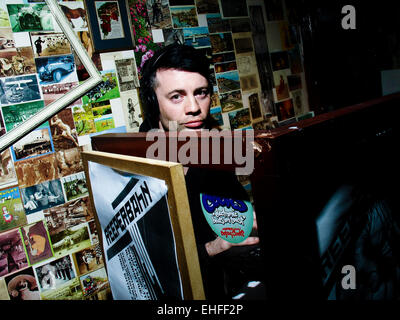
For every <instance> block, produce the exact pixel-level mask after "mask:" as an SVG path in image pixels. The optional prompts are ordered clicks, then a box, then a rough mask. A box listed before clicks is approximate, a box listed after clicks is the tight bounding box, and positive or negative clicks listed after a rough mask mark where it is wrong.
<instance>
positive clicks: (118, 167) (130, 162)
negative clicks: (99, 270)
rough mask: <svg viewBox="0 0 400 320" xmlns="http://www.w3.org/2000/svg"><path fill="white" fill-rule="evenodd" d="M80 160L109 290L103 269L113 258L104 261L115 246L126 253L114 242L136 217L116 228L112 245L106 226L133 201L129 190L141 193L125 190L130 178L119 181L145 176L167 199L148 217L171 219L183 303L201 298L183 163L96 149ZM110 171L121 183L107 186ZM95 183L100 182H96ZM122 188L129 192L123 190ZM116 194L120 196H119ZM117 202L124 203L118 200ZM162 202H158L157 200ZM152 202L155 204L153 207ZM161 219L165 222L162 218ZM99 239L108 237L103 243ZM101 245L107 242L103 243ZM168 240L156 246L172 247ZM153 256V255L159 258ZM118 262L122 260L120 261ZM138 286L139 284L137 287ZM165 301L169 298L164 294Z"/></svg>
mask: <svg viewBox="0 0 400 320" xmlns="http://www.w3.org/2000/svg"><path fill="white" fill-rule="evenodd" d="M82 159H83V164H84V168H85V173H86V179H87V186H88V188H89V195H90V201H91V204H92V208H93V210H94V212H95V221H96V226H97V230H99V241H100V243H101V246H102V248H103V256H104V257H105V266H106V268H107V271H108V276H109V279H110V284H111V287H112V286H113V284H112V278H113V275H112V274H111V272H112V271H111V270H110V269H109V268H108V266H107V263H109V262H110V260H111V259H112V258H110V259H109V257H110V252H111V251H112V249H113V248H115V247H119V250H121V251H123V250H125V252H126V250H127V249H128V247H129V246H130V245H127V244H126V242H125V244H124V246H125V247H124V249H121V246H120V245H118V243H121V242H122V239H124V238H125V235H127V233H130V234H132V227H133V228H135V227H136V226H132V225H133V224H137V225H138V224H139V219H138V220H134V221H133V222H131V223H130V224H128V225H127V224H126V222H125V228H123V229H124V230H122V229H119V230H120V231H119V234H118V236H115V239H113V242H111V241H110V239H109V236H108V234H109V233H107V230H109V229H108V227H109V226H110V223H111V221H113V220H115V219H116V218H115V217H116V216H117V215H118V216H119V213H120V212H121V209H122V208H123V207H125V206H126V203H125V202H128V200H127V199H129V201H131V200H132V198H131V197H133V196H132V194H133V193H134V192H135V195H137V194H136V191H135V190H140V189H139V188H138V187H137V186H138V185H139V183H138V184H137V185H136V186H135V187H129V188H128V186H129V185H130V181H132V180H129V182H128V183H126V184H125V183H122V182H121V181H124V182H125V181H128V180H124V179H127V178H126V177H129V179H132V178H130V176H129V175H132V177H133V179H135V177H144V179H147V178H149V179H154V178H155V179H159V180H160V181H161V180H162V181H164V182H165V185H166V189H167V194H166V199H167V206H168V210H158V211H155V210H154V211H155V212H157V213H154V211H153V213H151V214H150V215H155V214H157V215H158V217H159V218H158V219H160V218H161V216H160V212H161V214H163V215H165V216H166V215H167V212H168V213H169V217H167V220H169V221H170V225H171V229H172V233H173V242H174V243H173V245H174V248H175V255H176V259H175V261H176V265H177V270H178V272H179V278H180V283H181V290H182V299H184V300H204V299H205V295H204V288H203V281H202V277H201V271H200V265H199V258H198V254H197V247H196V241H195V237H194V231H193V224H192V219H191V215H190V207H189V201H188V196H187V191H186V183H185V177H184V173H183V166H182V164H179V163H174V162H167V161H160V160H154V159H146V158H140V157H133V156H126V155H119V154H114V153H108V152H100V151H85V152H82ZM99 165H100V166H99ZM110 169H111V170H110ZM96 170H97V171H96ZM100 170H102V171H100ZM114 171H115V172H117V175H120V176H121V177H123V178H122V179H121V181H119V180H118V181H117V179H112V180H110V181H111V182H110V184H112V185H110V184H107V182H106V181H108V180H107V179H110V178H109V177H110V175H109V172H112V177H114ZM99 181H100V183H97V182H99ZM149 185H150V184H149ZM104 188H106V190H108V191H106V193H107V195H106V194H104V192H103V191H104V190H105V189H104ZM134 188H135V189H134ZM136 188H137V189H136ZM140 188H142V187H140ZM127 189H128V190H129V191H127ZM149 189H150V190H151V187H149ZM111 190H112V191H111ZM109 193H114V195H108V194H109ZM121 195H123V196H122V197H121ZM96 197H97V198H96ZM105 197H107V199H106V200H105V199H104V198H105ZM95 198H96V199H95ZM117 199H119V200H120V201H121V202H120V204H119V205H118V206H117V205H115V202H116V200H117ZM121 199H124V200H123V201H122V200H121ZM153 199H154V197H153ZM161 200H162V199H161ZM161 200H159V201H158V202H157V204H158V203H159V202H161ZM96 203H97V205H98V207H97V208H96ZM124 203H125V204H124ZM100 204H103V205H100ZM157 204H154V207H155V206H156V205H157ZM105 207H107V208H108V207H109V208H112V209H104V208H105ZM132 207H133V206H132ZM154 207H153V208H154ZM149 208H150V209H152V207H151V206H149ZM97 209H99V210H100V211H101V212H99V211H98V210H97ZM150 209H149V210H150ZM105 210H106V211H107V210H108V211H107V213H108V215H106V214H105V213H104V212H105ZM166 211H167V212H166ZM110 213H111V214H110ZM105 216H107V218H105ZM146 216H148V214H147V213H145V214H144V215H143V216H141V218H140V219H144V217H146ZM164 218H165V217H164ZM124 221H126V220H124ZM158 221H159V220H157V222H158ZM163 221H166V220H165V219H163ZM158 224H162V228H164V227H165V226H166V225H167V224H168V223H161V222H160V223H158ZM114 227H115V226H113V228H114ZM149 234H150V235H154V236H155V235H157V236H159V234H155V233H150V232H147V236H149ZM104 235H105V237H106V238H107V239H104ZM168 239H169V240H168ZM120 240H121V241H120ZM104 242H106V245H105V243H104ZM167 242H172V241H171V237H168V238H167V237H165V240H164V238H163V239H162V241H158V242H157V246H158V245H159V244H160V243H162V248H164V246H165V248H167V247H168V248H170V247H172V245H171V244H170V243H167ZM105 249H107V251H105ZM150 250H151V248H150V249H149V245H147V251H150ZM118 254H119V253H118ZM123 254H126V253H123ZM115 255H116V254H115V253H114V256H115ZM155 256H157V257H158V254H157V255H155ZM118 258H119V259H121V257H118ZM141 258H142V257H141ZM150 260H151V259H150ZM114 261H115V260H114ZM143 261H144V259H143ZM131 264H132V262H131ZM159 264H160V262H159ZM114 265H115V264H114ZM167 268H168V267H167V263H166V264H164V263H162V268H161V269H164V271H165V270H166V269H167ZM154 269H156V270H157V268H156V267H154ZM113 270H116V269H113ZM171 270H172V268H171V269H167V270H166V271H167V272H168V277H169V276H170V275H172V271H171ZM170 271H171V272H170ZM119 273H120V274H121V273H124V274H126V273H125V272H119ZM119 286H120V283H119ZM138 287H141V286H140V285H139V286H138ZM113 295H114V293H113ZM163 297H165V296H163ZM166 297H167V298H168V296H166ZM121 299H125V298H121ZM151 300H153V299H151Z"/></svg>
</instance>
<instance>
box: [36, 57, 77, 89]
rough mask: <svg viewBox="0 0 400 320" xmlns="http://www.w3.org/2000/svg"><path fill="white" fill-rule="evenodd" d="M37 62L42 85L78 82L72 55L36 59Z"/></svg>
mask: <svg viewBox="0 0 400 320" xmlns="http://www.w3.org/2000/svg"><path fill="white" fill-rule="evenodd" d="M35 62H36V69H37V71H38V75H39V79H40V80H41V81H40V85H47V84H53V83H65V82H77V81H78V76H77V73H76V66H75V59H74V56H73V55H72V54H68V55H62V56H51V57H43V58H36V60H35Z"/></svg>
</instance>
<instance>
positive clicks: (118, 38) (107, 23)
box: [85, 0, 134, 52]
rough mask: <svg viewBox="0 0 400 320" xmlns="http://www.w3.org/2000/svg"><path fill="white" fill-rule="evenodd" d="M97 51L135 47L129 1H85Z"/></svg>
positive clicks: (94, 46)
mask: <svg viewBox="0 0 400 320" xmlns="http://www.w3.org/2000/svg"><path fill="white" fill-rule="evenodd" d="M85 3H86V9H87V10H86V11H87V13H88V16H89V26H90V30H91V34H92V38H91V40H92V43H93V48H94V51H95V52H105V51H110V50H113V51H118V50H124V49H133V47H134V40H133V35H132V25H131V20H130V17H129V10H128V7H127V3H128V2H127V1H124V0H106V1H104V0H101V1H100V0H94V1H92V0H91V1H88V0H86V1H85Z"/></svg>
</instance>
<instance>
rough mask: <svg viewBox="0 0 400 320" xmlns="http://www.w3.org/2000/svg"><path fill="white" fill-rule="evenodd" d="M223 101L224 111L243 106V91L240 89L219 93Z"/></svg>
mask: <svg viewBox="0 0 400 320" xmlns="http://www.w3.org/2000/svg"><path fill="white" fill-rule="evenodd" d="M219 100H220V102H221V107H222V112H228V111H232V110H236V109H240V108H243V101H242V93H241V92H240V90H237V91H232V92H228V93H222V94H220V95H219Z"/></svg>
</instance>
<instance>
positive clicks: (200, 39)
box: [183, 27, 211, 49]
mask: <svg viewBox="0 0 400 320" xmlns="http://www.w3.org/2000/svg"><path fill="white" fill-rule="evenodd" d="M183 37H184V44H185V45H188V46H191V47H194V48H196V49H199V48H207V47H211V41H210V38H209V32H208V28H207V27H195V28H183Z"/></svg>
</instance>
